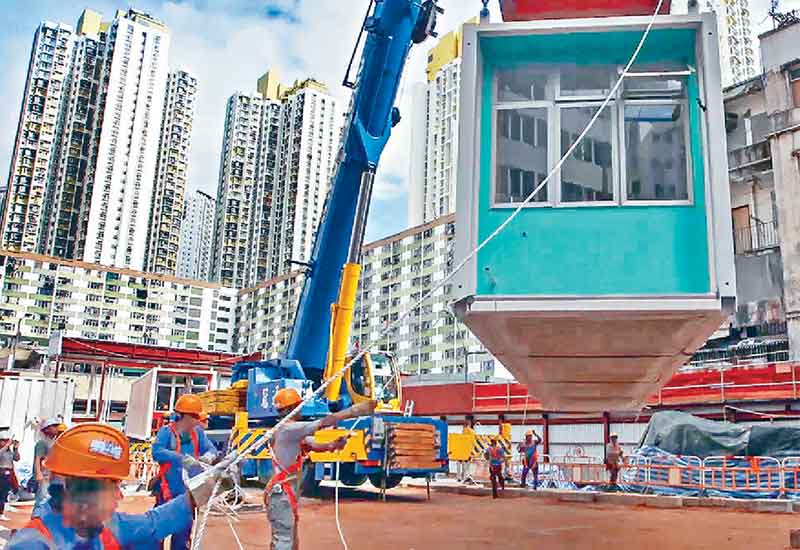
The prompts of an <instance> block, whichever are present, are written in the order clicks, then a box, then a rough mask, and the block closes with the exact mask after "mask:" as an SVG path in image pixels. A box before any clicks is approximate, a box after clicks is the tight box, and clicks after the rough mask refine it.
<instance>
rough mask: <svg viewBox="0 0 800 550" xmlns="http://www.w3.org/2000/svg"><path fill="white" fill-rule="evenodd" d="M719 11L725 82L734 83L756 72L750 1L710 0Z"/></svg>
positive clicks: (708, 7) (712, 5) (756, 59)
mask: <svg viewBox="0 0 800 550" xmlns="http://www.w3.org/2000/svg"><path fill="white" fill-rule="evenodd" d="M706 7H707V9H709V10H710V11H714V12H715V13H716V14H717V26H718V32H719V45H720V48H719V51H720V64H721V66H722V85H723V86H731V85H733V84H736V83H739V82H743V81H745V80H747V79H749V78H752V77H754V76H755V75H756V73H757V71H758V58H757V55H756V51H755V50H756V47H755V40H754V37H753V35H752V32H753V25H752V22H751V20H750V6H749V0H707V3H706Z"/></svg>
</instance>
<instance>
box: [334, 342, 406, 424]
mask: <svg viewBox="0 0 800 550" xmlns="http://www.w3.org/2000/svg"><path fill="white" fill-rule="evenodd" d="M348 362H350V359H349V358H348ZM346 386H347V393H348V397H349V399H350V400H352V403H353V404H358V403H361V402H364V401H368V400H370V399H377V400H378V407H377V409H376V411H377V412H383V413H391V412H400V403H401V402H402V399H403V396H402V390H401V389H400V373H399V371H398V369H397V364H396V360H395V357H394V355H393V354H392V353H390V352H385V351H380V352H377V353H365V354H364V355H362V356H361V357H360V358H359V359H358V360H357V361H356V362H355V363H354V364H353V366H352V367H350V373H349V376H348V377H347V383H346Z"/></svg>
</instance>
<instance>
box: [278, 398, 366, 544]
mask: <svg viewBox="0 0 800 550" xmlns="http://www.w3.org/2000/svg"><path fill="white" fill-rule="evenodd" d="M302 402H303V399H302V398H301V397H300V393H299V392H298V391H297V390H296V389H294V388H282V389H280V390H278V391H277V392H276V393H275V397H274V398H273V400H272V404H273V406H274V407H275V409H276V411H277V413H278V415H279V416H281V417H284V416H286V415H288V414H289V413H290V412H292V411H293V410H294V409H295V408H296V407H298V406H299V405H301V404H302ZM377 404H378V402H377V401H366V402H364V403H361V404H358V405H354V406H352V407H350V408H349V409H345V410H343V411H340V412H338V413H334V414H330V415H328V416H326V417H324V418H322V419H320V420H316V421H314V422H302V421H295V420H290V421H289V422H287V423H286V424H284V425H283V426H282V427H281V428H279V429H278V430H277V431H276V432H275V434H274V435H273V438H272V443H271V452H272V466H273V476H272V479H270V481H269V483H268V484H267V488H266V490H265V492H264V503H265V504H266V506H267V517H268V518H269V523H270V527H271V545H270V548H271V550H297V549H298V548H299V545H300V542H299V537H298V532H297V523H298V520H299V515H298V509H297V494H298V489H299V485H300V478H301V477H302V468H303V459H304V458H305V456H306V455H307V454H308V453H309V452H311V451H315V452H330V451H338V450H341V449H343V448H344V446H345V445H346V444H347V437H340V438H339V439H336V440H335V441H332V442H330V443H318V442H316V441H315V439H314V433H315V432H316V431H318V430H321V429H323V428H330V427H333V426H335V425H336V424H337V423H338V422H340V421H342V420H347V419H349V418H357V417H359V416H366V415H370V414H372V412H373V411H374V410H375V407H376V406H377Z"/></svg>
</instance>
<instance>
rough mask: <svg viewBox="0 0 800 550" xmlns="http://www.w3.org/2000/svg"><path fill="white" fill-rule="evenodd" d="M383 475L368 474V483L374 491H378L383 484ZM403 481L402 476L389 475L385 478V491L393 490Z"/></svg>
mask: <svg viewBox="0 0 800 550" xmlns="http://www.w3.org/2000/svg"><path fill="white" fill-rule="evenodd" d="M383 479H384V475H383V474H369V482H370V483H372V486H373V487H375V488H376V489H380V488H381V486H382V484H383ZM401 481H403V476H400V475H389V476H387V477H386V488H387V489H394V488H395V487H397V486H398V485H400V482H401Z"/></svg>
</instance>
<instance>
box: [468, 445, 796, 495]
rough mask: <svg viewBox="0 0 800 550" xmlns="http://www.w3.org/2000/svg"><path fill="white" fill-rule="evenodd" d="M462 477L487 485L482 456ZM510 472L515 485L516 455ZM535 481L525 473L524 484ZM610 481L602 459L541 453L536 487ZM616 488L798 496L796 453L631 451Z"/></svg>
mask: <svg viewBox="0 0 800 550" xmlns="http://www.w3.org/2000/svg"><path fill="white" fill-rule="evenodd" d="M464 466H465V468H464V470H463V471H464V472H465V473H466V474H467V475H466V479H469V480H470V481H473V482H476V483H484V484H488V483H489V466H488V463H487V461H486V460H482V459H473V460H471V461H469V462H468V463H464ZM507 471H508V473H509V474H510V475H511V477H512V478H513V480H514V483H516V484H519V482H520V481H521V475H522V463H521V461H520V460H519V459H518V458H514V459H513V460H511V461H510V462H509V463H508V469H507ZM532 482H533V476H532V475H529V477H528V485H531V484H532ZM608 483H609V473H608V470H607V469H606V466H605V464H604V463H603V461H602V459H600V458H596V457H574V456H556V455H539V460H538V486H539V487H541V488H554V489H578V488H582V487H593V486H595V487H596V486H602V485H607V484H608ZM618 485H619V487H620V488H622V489H623V490H626V491H632V492H650V493H657V494H684V495H685V494H687V492H688V493H690V494H694V495H697V496H710V497H713V496H717V497H729V498H772V499H800V457H789V458H784V459H782V460H781V459H777V458H774V457H769V456H711V457H707V458H705V459H701V458H699V457H697V456H676V455H669V454H664V455H655V456H644V455H640V454H633V455H631V456H627V457H625V459H624V461H623V463H622V464H621V469H620V474H619V482H618Z"/></svg>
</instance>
